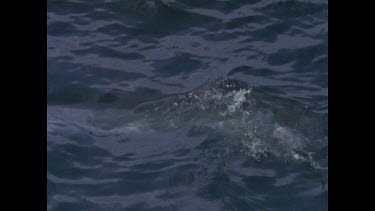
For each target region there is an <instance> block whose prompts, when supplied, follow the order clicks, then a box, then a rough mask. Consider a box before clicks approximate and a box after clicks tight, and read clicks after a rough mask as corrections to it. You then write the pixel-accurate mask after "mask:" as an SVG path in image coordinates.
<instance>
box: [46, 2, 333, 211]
mask: <svg viewBox="0 0 375 211" xmlns="http://www.w3.org/2000/svg"><path fill="white" fill-rule="evenodd" d="M327 62H328V2H327V0H287V1H286V0H90V1H89V0H48V1H47V210H66V211H75V210H100V211H102V210H103V211H104V210H109V211H117V210H126V211H127V210H129V211H133V210H134V211H138V210H139V211H143V210H145V211H146V210H162V211H164V210H173V211H174V210H176V211H178V210H181V211H191V210H202V211H206V210H207V211H208V210H214V211H216V210H244V211H251V210H254V211H258V210H259V211H264V210H282V211H283V210H288V211H292V210H296V211H297V210H303V211H307V210H314V211H316V210H327V209H328V137H327V136H328V67H327V66H328V65H327Z"/></svg>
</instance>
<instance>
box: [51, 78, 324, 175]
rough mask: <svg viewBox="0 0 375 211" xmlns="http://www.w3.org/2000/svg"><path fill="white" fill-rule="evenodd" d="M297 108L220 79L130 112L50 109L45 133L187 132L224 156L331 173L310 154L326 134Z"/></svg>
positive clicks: (313, 117)
mask: <svg viewBox="0 0 375 211" xmlns="http://www.w3.org/2000/svg"><path fill="white" fill-rule="evenodd" d="M295 104H296V103H294V104H290V103H289V104H288V103H285V102H283V101H282V100H280V99H277V98H276V97H272V96H268V97H265V95H262V94H260V93H258V92H257V91H254V89H253V87H251V86H250V85H249V84H248V83H246V82H244V81H241V80H237V79H227V78H220V79H217V80H214V81H210V82H209V83H207V84H206V85H205V86H203V87H200V88H198V89H196V90H193V91H190V92H187V93H181V94H177V95H174V96H169V97H166V98H164V99H159V100H156V101H152V102H146V103H142V104H140V105H138V106H137V107H135V108H134V109H132V110H127V111H122V110H121V109H101V110H90V109H85V108H80V109H74V108H70V109H61V108H59V109H57V108H53V107H52V106H50V107H48V108H47V133H48V134H57V133H60V134H69V133H70V134H71V135H74V134H77V133H79V131H88V132H89V133H91V134H95V135H96V136H99V137H100V136H101V137H106V136H113V135H115V134H116V135H123V136H137V134H142V135H144V136H145V135H146V136H149V137H152V136H153V134H156V133H168V132H176V131H184V132H186V135H187V136H189V137H199V136H203V135H205V136H207V137H211V139H210V138H208V139H207V140H212V139H215V138H216V139H221V140H222V143H223V146H225V147H223V150H221V153H222V154H223V155H225V156H228V154H233V155H234V154H236V155H238V154H243V155H246V156H249V157H251V158H254V159H255V160H260V159H265V158H269V157H273V158H283V159H289V160H294V161H301V162H306V163H308V164H310V165H311V166H312V167H313V168H315V169H320V170H327V169H328V167H324V166H321V165H320V164H319V163H318V162H316V161H315V160H314V158H313V154H314V152H312V151H309V150H308V148H309V146H311V145H314V144H319V143H320V142H319V141H316V140H317V139H320V141H321V139H324V138H322V137H325V136H324V135H325V132H326V130H325V128H320V125H321V124H319V121H320V120H319V118H318V117H316V115H314V114H313V112H311V111H310V112H309V111H306V109H305V106H303V105H299V106H296V105H295ZM296 108H297V109H296ZM311 128H314V130H313V131H310V130H309V129H311ZM317 134H318V135H317Z"/></svg>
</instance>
